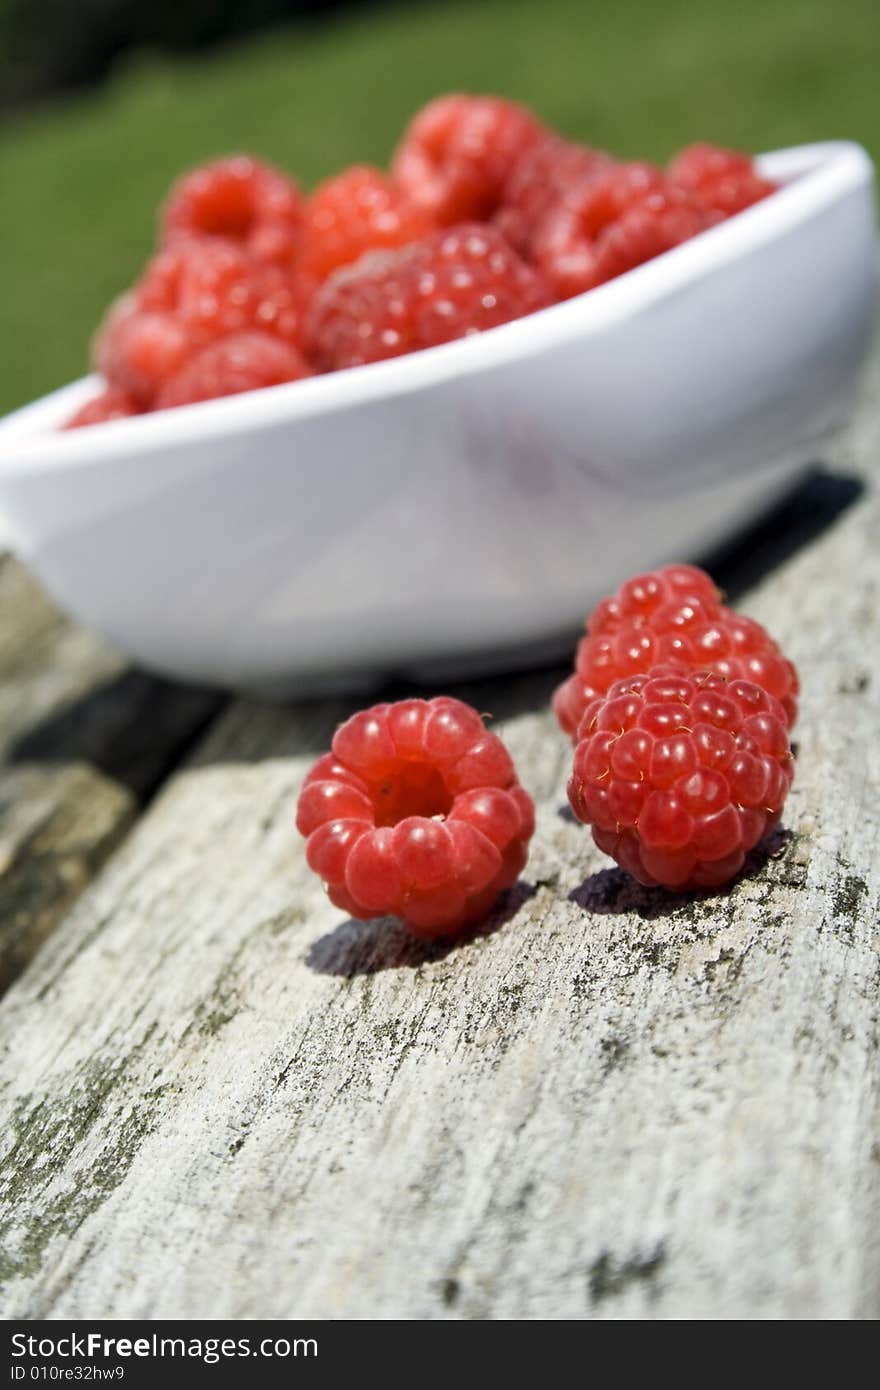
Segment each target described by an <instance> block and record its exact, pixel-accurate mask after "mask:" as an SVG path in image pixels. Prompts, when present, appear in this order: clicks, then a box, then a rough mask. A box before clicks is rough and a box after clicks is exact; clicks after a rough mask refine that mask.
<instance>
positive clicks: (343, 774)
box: [296, 696, 535, 937]
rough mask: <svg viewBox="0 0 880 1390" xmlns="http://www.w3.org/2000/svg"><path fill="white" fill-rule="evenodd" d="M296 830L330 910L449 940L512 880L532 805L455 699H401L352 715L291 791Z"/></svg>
mask: <svg viewBox="0 0 880 1390" xmlns="http://www.w3.org/2000/svg"><path fill="white" fill-rule="evenodd" d="M296 823H297V828H298V830H299V832H300V834H301V835H304V836H305V837H306V839H307V845H306V858H307V859H308V862H309V866H310V867H311V868H312V869H313V870H314V872H315V873H316V874H318V875H319V876H320V877H321V878H322V879H324V881H325V882H326V884H327V891H328V893H329V895H330V900H331V902H333V903H335V904H336V906H337V907H340V908H342V909H343V911H345V912H348V913H350V914H351V915H352V916H353V917H359V918H364V919H366V918H370V917H380V916H384V915H385V914H386V913H387V914H391V915H393V916H396V917H401V918H402V919H403V920H404V922H405V923H406V925H407V926H408V927H409V929H410V931H412V932H414V933H415V934H416V935H417V936H423V937H434V936H450V935H454V934H455V933H457V932H460V931H461V930H462V928H463V927H465V926H467V925H468V924H469V923H472V922H476V921H479V920H480V918H482V917H484V916H485V915H486V913H487V912H488V911H489V909H490V908H491V907H492V905H493V903H494V902H495V901H496V899H497V898H498V896H499V894H500V893H502V892H503V891H504V889H505V888H509V887H510V885H511V884H512V883H514V882H515V880H516V879H517V877H518V876H519V874H520V872H521V870H522V869H523V866H524V865H525V862H526V859H527V858H528V850H527V846H528V842H529V840H530V838H531V836H532V833H533V831H534V825H535V823H534V807H533V805H532V802H531V798H530V797H529V796H528V795H527V793H526V792H525V791H523V789H522V787H521V786H520V785H519V783H518V782H517V780H516V773H515V772H514V768H513V763H512V762H511V760H510V755H509V754H508V752H507V750H506V749H505V747H504V745H503V743H502V742H501V740H500V739H499V738H498V737H497V736H496V735H495V734H492V733H489V732H487V730H486V729H485V728H484V727H483V721H482V719H481V718H480V716H479V714H477V712H476V710H474V709H471V707H470V706H469V705H465V704H463V703H462V702H461V701H460V700H453V699H451V698H450V697H449V696H438V697H437V698H436V699H434V700H400V701H399V702H398V703H397V704H383V705H374V706H373V708H372V709H368V710H363V711H362V712H361V713H360V714H355V715H353V716H352V718H351V719H349V720H348V721H347V722H346V723H345V724H343V725H342V726H341V728H339V729H337V731H336V734H335V736H334V738H333V745H332V752H330V753H326V754H325V755H324V757H322V758H319V759H318V761H317V762H316V763H315V766H314V767H313V768H312V770H311V772H310V773H309V775H308V776H307V778H306V780H305V783H304V784H303V788H302V791H301V793H300V798H299V804H298V806H297V817H296Z"/></svg>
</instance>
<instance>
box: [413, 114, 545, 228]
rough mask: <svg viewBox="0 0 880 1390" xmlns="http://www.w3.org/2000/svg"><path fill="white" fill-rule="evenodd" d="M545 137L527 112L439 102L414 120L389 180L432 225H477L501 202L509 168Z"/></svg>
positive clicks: (540, 127) (538, 123)
mask: <svg viewBox="0 0 880 1390" xmlns="http://www.w3.org/2000/svg"><path fill="white" fill-rule="evenodd" d="M543 134H544V130H543V127H542V126H541V124H540V122H539V121H538V120H537V118H536V117H535V116H533V115H532V113H531V111H528V110H527V109H526V108H525V107H524V106H518V105H517V104H516V103H515V102H512V101H503V100H502V99H501V98H499V97H474V96H466V95H464V94H462V93H453V94H452V95H450V96H444V97H438V98H437V99H436V100H435V101H432V102H429V103H428V105H427V106H425V107H423V109H422V110H421V111H420V112H419V113H418V114H417V115H416V116H415V118H414V119H413V121H412V122H411V124H410V125H409V127H408V129H407V131H406V133H405V134H404V137H403V140H402V141H401V143H400V145H399V146H398V148H397V151H396V153H395V155H394V162H393V172H394V176H395V178H396V180H397V182H398V183H399V185H400V186H401V188H402V189H403V190H404V192H405V193H406V194H407V195H408V196H409V197H410V198H411V200H412V201H413V202H414V203H415V204H416V205H417V206H418V207H420V208H421V209H422V210H423V211H424V212H425V213H427V215H428V216H429V217H430V218H431V219H432V220H433V221H434V222H437V223H441V224H443V225H444V226H448V225H450V224H451V223H454V222H469V221H481V220H483V219H485V218H488V217H491V216H492V213H493V212H495V211H496V209H497V208H498V206H499V204H500V202H501V195H502V189H503V187H504V182H505V179H506V178H507V176H508V174H509V172H510V168H511V165H512V164H513V162H514V160H516V159H518V158H519V157H520V156H521V155H522V154H523V153H524V152H525V150H527V149H528V148H529V146H530V145H533V144H534V143H535V142H536V141H537V140H539V139H540V138H541V136H542V135H543Z"/></svg>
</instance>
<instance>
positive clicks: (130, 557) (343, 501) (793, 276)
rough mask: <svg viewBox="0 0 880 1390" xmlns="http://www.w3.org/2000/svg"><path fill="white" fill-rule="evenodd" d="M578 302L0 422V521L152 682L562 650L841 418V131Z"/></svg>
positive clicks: (360, 677) (433, 671) (860, 168)
mask: <svg viewBox="0 0 880 1390" xmlns="http://www.w3.org/2000/svg"><path fill="white" fill-rule="evenodd" d="M760 167H761V169H762V171H763V172H765V173H766V174H768V175H769V176H770V177H772V178H775V179H778V180H781V181H782V182H783V183H784V184H785V187H784V188H783V189H782V190H781V191H780V192H778V193H776V194H774V195H773V196H772V197H770V198H769V199H767V200H766V201H765V202H762V203H760V204H758V205H757V206H756V207H754V208H750V209H749V210H747V211H746V212H744V213H741V214H740V215H739V216H737V217H735V218H733V219H731V220H730V221H729V222H726V223H723V224H722V225H721V226H719V227H717V228H714V229H713V230H712V231H709V232H707V233H704V234H703V235H702V236H700V237H698V238H696V239H695V240H693V241H691V242H688V243H687V244H685V245H683V246H681V247H679V248H677V249H676V250H674V251H671V252H669V253H667V254H666V255H664V256H661V257H659V258H658V259H657V260H655V261H651V262H650V263H648V264H647V265H644V266H641V267H639V268H638V269H637V270H633V271H631V272H629V274H626V275H623V276H621V277H620V278H619V279H617V280H614V281H612V282H611V283H610V284H608V285H605V286H602V287H601V288H599V289H597V290H593V291H592V292H591V293H590V294H587V295H583V296H581V297H579V298H577V299H573V300H569V301H568V302H567V303H565V304H560V305H557V306H554V307H553V308H550V309H545V310H543V311H542V312H541V313H538V314H533V315H531V316H530V317H528V318H525V319H521V320H519V321H517V322H515V323H511V324H506V325H504V326H503V327H501V328H496V329H493V330H492V331H491V332H488V333H485V334H483V335H482V336H478V337H474V338H470V339H467V340H464V341H461V342H457V343H450V344H447V345H445V346H443V347H439V348H433V349H431V350H429V351H427V352H422V353H417V354H414V355H413V356H410V357H405V358H399V359H397V360H394V361H391V362H382V363H377V364H376V365H374V366H368V367H356V368H354V369H352V370H349V371H344V372H338V373H335V374H333V375H331V376H325V377H319V378H315V379H313V380H310V381H305V382H298V383H294V384H291V385H288V386H278V387H274V388H272V389H271V390H265V391H257V392H253V393H251V394H249V395H244V396H236V397H232V398H230V399H227V400H220V401H212V402H209V403H206V404H203V405H196V406H188V407H185V408H183V409H179V410H173V411H165V412H160V413H156V414H155V415H147V416H144V417H142V418H140V419H135V420H124V421H119V422H115V423H111V424H107V425H102V426H100V427H97V428H93V429H84V430H80V431H73V432H71V433H69V434H67V433H57V432H55V431H56V428H57V426H58V425H59V424H60V423H61V422H62V421H63V420H64V419H65V418H66V417H67V416H68V415H70V414H71V412H72V411H73V410H74V409H75V408H76V406H77V405H78V404H79V403H80V402H81V401H83V400H84V399H85V398H86V397H88V396H89V394H90V393H92V392H93V391H94V390H95V388H96V386H97V385H98V383H97V382H96V381H95V379H94V378H91V379H88V380H85V381H81V382H78V383H76V384H75V385H73V386H69V387H67V388H65V389H64V390H62V391H58V392H55V393H54V394H53V395H51V396H49V397H47V398H45V399H44V400H42V401H39V402H37V403H36V404H35V405H32V406H29V407H26V408H25V409H24V410H21V411H18V412H16V413H15V414H14V415H12V416H10V417H9V418H8V419H7V420H6V421H5V422H3V423H2V424H0V517H2V520H3V526H4V530H5V532H6V533H7V537H8V539H9V541H10V542H11V544H12V545H13V546H14V547H15V549H16V550H17V551H18V552H19V553H20V554H21V555H22V556H23V558H24V559H25V561H26V562H27V563H28V565H30V566H31V567H32V568H33V569H34V570H35V571H36V573H37V574H38V575H39V576H40V577H41V579H42V580H43V581H44V582H45V584H46V585H47V586H48V588H49V590H50V591H51V592H52V594H54V596H55V597H56V599H57V600H58V602H59V603H60V604H62V605H63V606H64V607H65V608H67V609H69V610H70V611H71V612H72V613H74V614H75V615H76V616H77V617H78V618H80V619H81V620H82V621H83V622H85V623H87V624H90V625H91V626H93V627H94V628H97V629H98V630H99V631H101V632H102V633H104V634H105V635H106V636H108V637H109V638H110V639H111V640H113V641H114V642H116V643H118V645H119V646H120V647H122V648H124V649H125V650H126V651H127V652H129V653H130V654H131V655H132V656H133V657H135V658H136V659H137V660H139V661H141V662H143V663H144V664H145V665H147V666H150V667H153V668H155V669H157V670H159V671H163V672H166V673H169V674H172V675H176V676H181V677H187V678H192V679H198V680H205V681H212V682H219V683H222V684H228V685H238V686H242V685H243V686H249V687H255V688H260V689H263V690H275V691H278V692H281V691H291V692H296V691H305V690H313V689H315V688H316V687H318V688H320V687H321V686H324V687H328V686H345V685H356V684H365V683H369V682H370V681H372V680H374V679H381V678H382V677H383V676H386V675H388V674H392V673H406V674H415V675H416V676H420V677H421V678H427V679H435V680H436V679H439V678H440V677H441V675H445V674H451V673H452V672H455V673H459V674H460V673H464V672H467V671H476V670H485V669H488V668H490V667H492V666H496V667H497V666H500V665H503V664H505V663H511V664H513V663H515V662H522V661H525V660H534V659H536V658H540V657H543V656H549V655H550V654H552V653H557V654H558V653H561V652H562V651H564V650H565V649H566V648H568V647H570V645H571V640H572V636H573V634H574V633H575V632H576V630H577V629H578V628H579V626H580V624H581V622H582V619H583V616H584V614H585V612H586V610H587V608H588V606H589V605H590V604H591V603H592V602H593V601H594V600H595V599H596V598H597V596H598V595H599V594H600V593H603V592H606V591H607V590H608V589H609V588H610V587H612V586H614V585H616V584H617V583H618V582H619V581H620V580H621V579H622V578H623V577H625V576H626V575H627V574H628V573H630V572H632V571H634V570H639V569H643V568H646V567H648V566H651V565H654V564H656V563H660V562H663V561H666V560H670V559H673V558H688V557H693V556H696V555H699V554H701V553H703V552H705V551H706V550H707V549H708V548H709V547H711V546H713V545H715V544H716V543H718V542H719V541H720V540H721V539H722V538H723V537H725V536H726V535H727V534H729V533H730V532H732V531H733V530H735V529H737V528H740V527H742V526H743V524H744V523H746V522H747V521H748V520H749V518H751V517H753V516H755V515H756V514H758V513H759V512H760V511H761V510H762V509H763V508H765V507H767V506H768V504H770V503H771V502H772V501H773V500H775V499H776V498H777V497H778V496H779V495H780V494H781V493H782V492H783V491H784V490H785V489H786V488H787V487H789V486H790V485H791V484H792V481H793V480H794V478H795V477H796V476H797V474H798V472H799V470H801V469H802V468H804V467H805V466H806V465H808V464H809V463H810V462H812V461H815V459H816V457H817V454H818V453H819V451H820V449H821V441H822V440H823V439H824V438H825V437H826V436H827V434H828V432H829V431H830V430H831V429H832V428H833V427H834V426H835V425H837V424H838V423H840V422H841V421H842V420H843V419H845V417H846V415H847V411H848V409H849V406H850V403H851V397H852V392H853V388H854V384H855V379H856V376H857V371H858V367H859V364H860V362H861V360H862V357H863V355H864V352H865V349H866V345H867V342H868V339H869V334H870V328H871V320H872V313H873V298H874V281H875V274H874V258H875V225H874V201H873V178H872V167H871V163H870V161H869V159H868V157H867V155H866V154H865V153H864V151H863V150H861V149H860V148H859V147H858V146H855V145H852V144H846V143H834V144H822V145H811V146H805V147H802V148H798V149H791V150H782V151H779V152H777V153H775V154H770V155H766V156H764V157H763V158H762V159H761V161H760Z"/></svg>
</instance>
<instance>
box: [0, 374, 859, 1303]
mask: <svg viewBox="0 0 880 1390" xmlns="http://www.w3.org/2000/svg"><path fill="white" fill-rule="evenodd" d="M878 445H880V366H878V363H877V362H875V363H874V366H873V369H872V373H871V379H870V381H869V383H868V390H867V394H866V398H865V402H864V404H863V407H862V409H861V410H860V412H859V415H858V418H857V420H856V422H855V426H854V429H853V431H852V434H851V435H850V437H849V439H848V441H847V443H846V445H845V446H840V447H839V448H838V449H837V451H836V453H835V455H834V457H833V458H830V459H829V460H826V463H827V465H828V471H826V473H825V474H823V475H822V476H820V477H818V478H816V479H815V480H814V481H813V482H812V483H811V484H810V485H809V486H808V487H807V488H805V489H804V491H803V492H802V494H801V496H800V498H799V499H798V500H797V501H796V502H795V503H794V504H793V506H792V507H791V508H789V509H788V510H787V511H785V512H784V513H782V514H781V516H779V517H777V518H776V520H775V522H774V524H773V525H772V526H768V527H765V528H764V529H763V530H761V531H759V532H757V533H756V534H755V535H753V536H752V537H751V538H749V540H748V541H747V542H746V543H745V544H744V545H743V546H740V547H733V548H731V550H730V551H729V553H728V554H727V555H726V556H725V557H722V558H721V559H720V560H719V564H720V566H721V569H722V572H723V574H724V576H725V577H726V578H727V579H728V580H729V582H730V585H731V588H732V589H734V590H740V589H743V588H745V592H744V594H743V596H742V607H743V608H744V609H745V611H747V612H749V613H751V614H753V615H754V616H756V617H757V618H759V619H760V620H761V621H763V622H765V623H766V624H767V625H768V626H769V627H771V629H772V630H773V631H774V633H775V634H776V635H777V636H778V638H779V640H780V641H782V643H783V644H784V645H785V646H786V648H787V650H788V651H789V653H790V654H791V656H792V657H793V658H794V659H795V661H796V662H797V664H798V666H799V667H800V670H801V673H802V678H803V682H804V694H803V702H802V714H801V718H800V722H799V724H798V728H797V741H798V770H797V777H796V781H795V786H794V789H793V792H792V795H791V799H790V802H789V806H788V809H787V813H786V817H785V831H784V833H783V834H781V835H779V836H778V837H777V839H776V840H775V842H774V844H773V845H772V847H771V852H770V854H769V855H764V856H756V857H755V858H754V859H753V861H752V862H751V863H750V865H749V866H748V872H747V873H745V874H744V875H743V877H742V878H741V879H740V880H739V881H738V882H737V883H736V884H735V885H734V886H733V888H732V889H731V891H730V892H729V893H727V894H724V895H716V896H705V897H697V898H688V897H684V896H675V895H667V894H663V893H659V892H648V891H647V890H643V889H641V888H639V887H637V886H636V885H634V884H632V883H631V882H629V881H628V880H627V879H626V878H625V877H624V875H622V874H621V873H620V872H619V871H618V870H616V869H615V868H613V867H610V868H609V867H608V861H607V860H605V859H604V858H603V856H601V855H600V854H599V853H598V852H597V851H596V850H595V849H594V848H593V847H592V844H591V841H590V839H589V836H588V835H587V834H586V832H584V830H583V829H582V828H581V827H579V826H578V825H576V824H575V823H574V822H573V821H572V820H571V818H570V817H568V816H567V815H566V813H565V810H564V807H565V795H564V787H565V780H566V777H567V772H568V763H569V759H570V750H569V749H568V747H567V745H566V742H565V740H564V739H563V738H562V736H561V735H560V734H559V733H558V731H557V729H556V727H555V724H554V721H553V718H552V716H551V715H550V713H549V711H548V709H547V703H546V702H547V697H548V695H549V693H550V690H551V689H552V686H553V683H554V680H555V679H556V677H557V675H558V673H555V672H554V673H547V672H544V673H538V674H535V675H532V676H523V677H520V678H517V679H515V680H509V681H497V682H486V683H483V684H481V685H480V686H478V687H474V688H472V689H470V690H469V691H464V692H463V693H464V694H465V695H466V696H470V697H471V698H473V699H474V700H475V702H476V703H477V704H478V707H480V708H481V709H485V710H488V711H491V712H492V714H493V715H494V716H495V718H496V724H495V727H497V728H498V729H499V731H500V732H501V733H502V736H503V737H504V738H505V739H506V741H507V743H508V745H509V747H510V749H511V751H512V753H513V755H514V757H515V759H516V761H517V765H518V767H519V770H520V774H521V777H522V780H523V781H524V782H525V784H526V785H527V786H528V787H529V789H530V790H531V791H532V793H533V795H534V796H535V798H536V801H537V803H538V808H539V814H538V832H537V835H536V838H535V841H534V847H533V852H532V856H531V859H530V862H529V864H528V866H527V868H526V870H525V873H524V876H523V881H522V883H521V884H519V885H518V886H517V887H516V888H515V889H514V890H513V892H512V893H511V895H510V898H509V900H508V901H507V902H506V903H505V904H503V905H502V907H501V908H500V909H499V911H497V912H496V914H495V915H494V916H493V917H492V918H491V919H490V920H489V921H488V922H487V924H486V925H485V927H484V928H483V929H482V930H481V931H479V932H477V933H476V934H474V935H473V936H472V937H471V938H469V939H468V940H466V941H464V942H462V943H461V944H458V945H455V946H453V947H448V946H446V947H444V946H434V947H426V946H422V945H419V944H418V943H416V942H414V941H412V940H411V939H409V938H407V937H406V935H405V934H404V932H403V931H402V930H401V929H400V928H399V927H398V926H396V925H394V924H393V923H390V922H387V921H382V922H377V923H374V924H369V925H362V924H355V923H352V922H350V921H346V920H345V919H344V916H343V914H341V913H340V912H338V911H337V910H336V909H335V908H333V907H332V905H331V904H330V903H329V902H328V900H327V899H326V897H325V896H324V894H323V891H322V889H321V885H320V884H319V883H317V882H316V881H315V880H314V879H313V878H312V877H311V875H310V874H309V872H308V870H307V868H306V866H305V861H304V856H303V849H302V845H301V844H300V843H299V841H298V840H297V837H296V835H295V832H294V828H293V815H294V806H295V800H296V795H297V790H298V786H299V784H300V782H301V779H302V777H303V775H304V773H305V772H306V770H307V768H308V766H309V765H310V762H311V760H312V759H313V757H314V756H315V754H316V753H317V752H318V751H319V750H321V749H323V748H324V747H325V746H326V744H327V742H328V740H329V738H330V736H331V734H332V730H333V728H334V726H335V724H336V723H337V722H338V720H339V719H341V718H343V717H344V716H345V714H346V713H347V711H348V706H346V705H345V704H344V703H342V702H334V703H324V704H321V703H315V704H311V705H307V706H300V707H297V708H272V707H269V706H261V705H259V704H256V703H253V702H246V701H238V702H236V703H235V704H233V705H232V706H231V707H230V708H229V709H228V710H227V711H226V712H225V713H223V714H222V715H221V716H220V718H219V719H218V720H217V721H216V722H215V723H214V725H213V727H212V728H211V729H210V731H209V733H208V734H207V736H206V738H205V739H204V740H203V741H202V743H201V744H200V745H199V746H198V748H197V749H196V750H195V751H194V752H193V753H192V755H191V756H190V757H189V759H188V760H187V762H186V763H185V765H184V766H182V767H181V768H180V769H179V770H178V771H177V772H176V773H175V774H174V775H173V776H171V777H170V778H169V779H168V780H167V781H166V783H165V785H164V787H163V789H162V790H161V791H160V793H159V794H158V796H157V797H156V798H155V800H154V801H153V802H152V804H151V805H150V807H149V808H148V809H147V811H146V812H145V814H143V815H142V816H141V817H140V819H139V820H138V822H137V823H136V824H135V825H134V828H133V829H132V830H131V831H130V833H129V834H128V836H127V838H126V839H125V841H124V843H122V844H121V846H120V847H119V848H117V849H116V851H115V853H114V854H112V856H111V857H110V858H109V861H108V862H107V863H106V864H105V866H104V868H103V869H102V871H101V872H100V873H99V874H98V876H97V878H96V879H95V880H94V882H93V883H92V885H91V886H90V887H89V888H88V889H87V890H86V891H85V892H83V893H82V894H81V896H80V897H79V899H78V901H77V902H76V904H75V906H74V907H73V908H72V910H71V911H70V912H69V913H68V914H67V915H66V916H65V918H64V920H63V921H62V922H61V924H60V926H59V927H58V928H57V929H56V930H55V931H54V932H53V933H52V934H51V936H49V938H48V940H47V941H46V942H45V944H44V945H43V946H42V948H41V949H40V951H39V953H38V954H37V955H36V957H35V958H34V959H33V960H32V962H31V964H30V966H29V967H28V969H27V970H26V971H25V972H24V973H23V974H22V975H21V977H20V978H19V979H18V981H17V983H16V984H15V985H14V986H13V987H12V988H11V989H10V990H9V992H8V993H7V995H6V997H5V999H4V1000H3V1001H2V1004H0V1116H2V1123H0V1198H2V1207H0V1286H2V1307H3V1312H4V1314H5V1315H6V1316H24V1317H75V1318H93V1317H99V1316H110V1317H190V1316H192V1317H199V1316H201V1317H221V1316H230V1317H237V1318H252V1317H288V1316H290V1317H300V1316H317V1317H324V1318H326V1317H344V1316H353V1317H366V1318H385V1317H407V1318H461V1317H464V1318H498V1317H513V1318H537V1317H551V1318H556V1317H573V1318H582V1317H587V1318H591V1317H592V1318H633V1317H650V1318H678V1317H684V1318H691V1317H694V1318H820V1317H821V1318H867V1317H876V1316H878V1314H880V1047H878V1043H880V995H878V985H880V968H878V961H880V955H878V947H880V940H878V935H880V931H878V902H880V868H878V860H880V796H878V791H880V751H878V740H877V729H878V725H880V669H878V653H880V617H878V586H880V551H878V543H877V535H878V526H880V504H878V500H877V496H876V493H875V491H874V484H875V482H876V478H877V473H878V466H877V457H878ZM859 478H861V480H862V482H859V481H858V479H859ZM863 483H864V486H863V485H862V484H863ZM69 640H71V641H72V640H74V639H73V637H72V636H71V638H70V639H69ZM24 804H25V807H26V806H27V804H28V803H27V801H25V803H24ZM21 814H22V815H23V816H26V815H27V814H28V812H27V811H26V810H25V811H23V812H21Z"/></svg>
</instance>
